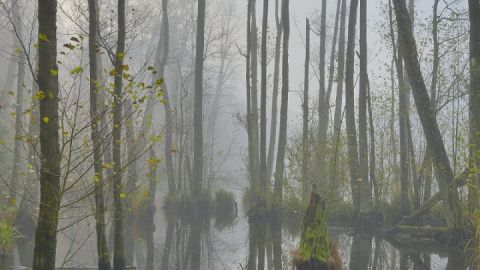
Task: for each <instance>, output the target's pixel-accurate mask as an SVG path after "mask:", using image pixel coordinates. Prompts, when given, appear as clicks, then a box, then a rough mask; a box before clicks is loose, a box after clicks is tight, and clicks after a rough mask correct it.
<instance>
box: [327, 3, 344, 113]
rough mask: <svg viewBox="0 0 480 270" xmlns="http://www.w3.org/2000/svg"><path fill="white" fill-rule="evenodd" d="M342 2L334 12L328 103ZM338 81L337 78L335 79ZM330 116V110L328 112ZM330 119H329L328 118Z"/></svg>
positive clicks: (329, 93)
mask: <svg viewBox="0 0 480 270" xmlns="http://www.w3.org/2000/svg"><path fill="white" fill-rule="evenodd" d="M341 4H342V1H341V0H340V1H338V2H337V10H336V11H335V25H334V27H333V37H332V48H331V50H330V63H329V69H328V86H327V98H326V99H327V100H328V102H330V96H331V95H332V89H333V81H334V76H335V74H334V73H335V56H337V55H336V53H335V52H336V51H335V49H336V46H337V36H338V24H339V22H340V15H341V12H342V11H341V8H342V5H341ZM337 79H338V78H337ZM328 113H329V115H330V110H329V111H328ZM329 118H330V117H329Z"/></svg>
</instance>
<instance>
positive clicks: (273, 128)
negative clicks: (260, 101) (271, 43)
mask: <svg viewBox="0 0 480 270" xmlns="http://www.w3.org/2000/svg"><path fill="white" fill-rule="evenodd" d="M278 1H279V0H275V24H276V25H277V36H276V38H275V59H274V68H273V92H272V116H271V119H270V139H269V143H268V156H267V178H268V179H270V178H271V176H272V172H273V159H274V155H275V144H276V140H277V117H278V112H277V110H278V85H279V80H280V78H279V77H280V49H281V48H280V47H281V43H282V34H283V28H282V24H281V23H280V18H279V16H278Z"/></svg>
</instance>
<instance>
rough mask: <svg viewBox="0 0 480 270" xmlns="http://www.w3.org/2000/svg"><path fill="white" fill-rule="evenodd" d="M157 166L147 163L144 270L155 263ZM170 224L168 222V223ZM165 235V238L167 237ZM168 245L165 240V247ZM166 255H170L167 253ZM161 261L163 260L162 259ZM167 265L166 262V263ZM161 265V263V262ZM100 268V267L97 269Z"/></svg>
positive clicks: (151, 267) (152, 153)
mask: <svg viewBox="0 0 480 270" xmlns="http://www.w3.org/2000/svg"><path fill="white" fill-rule="evenodd" d="M149 159H150V160H154V159H156V156H155V152H154V151H153V149H152V148H150V153H149ZM157 168H158V164H156V163H152V164H149V172H148V178H149V183H148V202H147V213H148V215H147V216H146V228H145V229H146V232H147V239H145V241H146V243H145V244H146V249H147V258H146V270H153V269H154V265H155V254H154V252H155V245H154V233H155V210H156V209H155V195H156V190H157ZM168 224H169V225H170V222H169V223H168ZM170 234H171V235H170V239H171V238H172V235H173V232H170ZM168 237H169V236H168V235H167V239H168ZM167 245H168V242H166V245H165V247H166V246H167ZM168 255H170V254H169V253H168ZM162 262H163V261H162ZM167 265H168V263H167ZM162 266H163V264H162ZM162 269H167V268H162ZM99 270H100V269H99Z"/></svg>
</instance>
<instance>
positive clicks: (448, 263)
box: [14, 194, 468, 270]
mask: <svg viewBox="0 0 480 270" xmlns="http://www.w3.org/2000/svg"><path fill="white" fill-rule="evenodd" d="M239 197H240V195H238V194H237V201H240V200H239ZM157 205H161V201H160V200H159V201H158V204H157ZM155 223H156V231H155V233H154V241H153V242H154V248H153V251H154V258H155V264H154V265H155V268H154V269H159V270H165V269H169V270H184V269H185V270H187V269H188V270H243V269H247V262H248V260H249V258H250V260H254V261H255V259H254V258H257V257H258V253H259V252H262V249H258V248H253V249H252V248H250V247H249V239H256V240H257V241H262V242H263V243H264V244H265V246H266V247H267V248H266V249H264V252H265V268H264V269H265V270H270V269H273V268H272V267H273V265H274V264H279V263H282V265H283V269H292V264H291V261H292V254H293V252H294V250H295V249H296V248H297V247H298V243H299V236H300V229H299V226H298V225H296V226H295V225H292V224H283V226H282V229H281V230H278V227H276V229H275V228H273V229H272V226H271V224H272V222H270V221H267V222H249V220H248V218H247V217H246V214H245V212H244V210H243V209H242V208H241V207H240V209H239V211H238V214H237V216H236V218H234V219H233V220H224V219H223V218H220V217H217V218H215V217H210V218H208V217H204V216H201V215H200V217H191V216H188V215H187V216H185V215H184V216H183V217H181V218H179V217H177V218H169V219H168V221H167V219H166V218H165V215H164V214H163V210H162V209H160V207H159V208H158V209H157V214H156V215H155ZM296 223H297V224H298V223H299V222H296ZM273 224H275V223H273ZM277 225H278V224H277ZM94 229H95V226H94V223H93V222H92V221H89V222H83V223H80V224H79V225H78V226H72V227H71V228H68V229H67V230H66V231H64V232H62V233H61V234H59V238H58V249H57V264H58V265H59V266H63V267H65V268H66V267H68V268H69V269H72V268H75V267H78V269H82V268H83V269H85V268H87V267H92V266H93V267H94V263H95V261H96V259H95V257H96V256H95V250H96V243H95V234H94ZM136 230H142V228H136ZM329 236H330V238H331V239H333V240H334V241H335V242H336V243H337V245H338V250H339V253H340V255H341V258H342V263H343V269H349V270H367V269H372V270H383V269H388V270H397V269H398V270H443V269H448V270H467V269H468V268H467V267H466V266H465V264H466V258H465V256H462V255H461V254H458V253H456V252H453V251H446V250H444V249H441V248H437V249H435V248H431V247H428V248H422V247H421V246H419V245H410V246H405V245H403V246H402V245H398V244H392V243H391V242H389V241H387V240H385V239H383V238H382V237H380V236H376V235H371V234H365V233H355V232H353V231H352V230H349V229H346V228H340V227H330V228H329ZM135 241H136V245H135V248H134V249H130V250H134V252H135V254H136V255H135V259H134V260H135V265H136V266H137V269H144V267H145V264H146V261H145V260H146V254H147V252H146V251H147V249H146V241H145V239H137V240H135ZM126 245H130V243H126ZM18 252H22V251H21V250H18V251H17V253H16V256H15V257H16V258H15V259H14V262H15V263H14V264H15V265H17V266H18V265H19V260H18ZM275 254H276V255H275ZM279 254H281V256H279ZM92 263H93V264H92Z"/></svg>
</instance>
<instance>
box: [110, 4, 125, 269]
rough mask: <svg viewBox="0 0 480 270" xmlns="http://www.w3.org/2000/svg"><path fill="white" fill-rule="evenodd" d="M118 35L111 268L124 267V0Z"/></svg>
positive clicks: (114, 113) (114, 115)
mask: <svg viewBox="0 0 480 270" xmlns="http://www.w3.org/2000/svg"><path fill="white" fill-rule="evenodd" d="M117 13H118V15H117V16H118V36H117V51H116V54H115V71H116V72H115V78H114V94H113V127H112V159H113V179H112V180H113V207H114V240H113V269H114V270H124V269H125V243H124V236H125V230H124V224H123V223H124V211H123V199H122V197H123V196H124V193H123V184H122V156H121V141H122V105H123V104H122V103H123V93H122V88H123V82H122V76H123V69H122V66H123V59H124V57H125V35H126V33H125V0H118V11H117Z"/></svg>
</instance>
